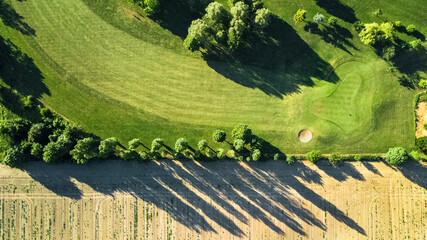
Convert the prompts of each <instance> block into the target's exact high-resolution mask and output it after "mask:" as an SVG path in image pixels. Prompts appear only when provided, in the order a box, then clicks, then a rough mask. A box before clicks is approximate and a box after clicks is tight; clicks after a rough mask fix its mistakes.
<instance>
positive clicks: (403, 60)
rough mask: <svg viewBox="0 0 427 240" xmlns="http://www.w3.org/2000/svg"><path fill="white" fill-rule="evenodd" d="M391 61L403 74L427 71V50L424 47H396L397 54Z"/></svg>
mask: <svg viewBox="0 0 427 240" xmlns="http://www.w3.org/2000/svg"><path fill="white" fill-rule="evenodd" d="M390 61H391V62H392V63H393V66H395V67H396V68H397V69H398V70H399V71H400V72H401V73H403V74H408V75H410V74H415V73H416V72H418V71H423V72H426V71H427V51H426V49H425V48H424V47H421V48H420V49H419V50H410V49H406V48H399V47H396V55H395V57H394V58H392V59H391V60H390Z"/></svg>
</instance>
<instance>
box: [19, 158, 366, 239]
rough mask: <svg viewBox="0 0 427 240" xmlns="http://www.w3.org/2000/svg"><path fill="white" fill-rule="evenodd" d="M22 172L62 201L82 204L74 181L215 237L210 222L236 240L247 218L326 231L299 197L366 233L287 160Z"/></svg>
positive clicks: (108, 164) (309, 172) (31, 167)
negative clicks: (145, 205)
mask: <svg viewBox="0 0 427 240" xmlns="http://www.w3.org/2000/svg"><path fill="white" fill-rule="evenodd" d="M23 170H24V171H26V172H27V173H28V174H29V175H30V176H31V177H32V178H33V179H34V180H36V181H38V182H40V183H41V184H42V185H44V186H45V187H46V188H48V189H50V190H51V191H53V192H55V193H56V194H58V195H60V196H64V197H69V198H73V199H80V198H82V194H83V193H82V191H81V190H80V187H79V186H80V184H75V183H74V180H73V181H72V179H75V180H77V181H78V182H79V183H84V184H87V185H89V186H90V187H91V188H92V189H93V190H95V191H97V192H99V193H102V194H106V195H110V196H114V194H115V193H128V194H131V195H133V196H134V197H136V198H139V199H141V200H143V201H145V202H147V203H151V204H154V205H155V206H157V207H158V208H159V209H162V210H164V211H166V212H167V213H168V214H170V215H171V216H172V218H173V219H175V220H176V221H179V222H180V223H181V224H183V225H185V226H187V227H188V228H190V229H192V230H194V231H197V232H201V231H208V232H215V230H214V229H213V226H212V225H211V223H210V222H211V221H212V222H215V224H218V225H219V226H220V227H221V228H223V229H225V230H226V231H228V232H229V233H231V234H232V235H234V236H237V237H248V236H247V235H246V233H245V232H244V231H243V229H241V228H240V227H239V226H238V225H236V223H235V220H233V219H237V220H238V221H240V222H242V223H244V224H249V219H248V217H247V216H251V217H253V218H254V219H256V220H258V221H260V222H263V223H264V224H265V225H266V226H268V227H269V228H270V229H272V230H273V231H275V232H276V233H278V234H286V233H285V232H284V230H283V229H282V228H281V227H280V225H279V224H284V225H286V226H287V227H289V228H290V229H292V230H293V231H295V232H296V233H298V234H301V235H302V236H306V235H307V234H306V233H305V232H304V229H303V226H302V225H301V222H304V223H306V224H309V225H313V226H316V227H318V228H319V229H321V230H327V227H326V225H325V224H324V223H323V222H322V221H321V220H320V219H318V218H317V217H316V216H314V215H313V213H311V209H309V208H306V207H305V205H302V203H301V202H300V201H299V200H297V199H298V198H297V196H296V195H295V191H296V192H297V193H298V194H299V195H300V196H302V197H303V198H304V199H306V200H307V201H309V202H310V203H312V204H313V205H315V206H317V207H318V208H320V209H322V210H323V211H325V212H328V213H329V214H330V215H331V216H333V217H334V218H335V219H337V220H338V221H340V222H343V223H345V224H346V225H347V226H348V227H350V228H352V229H354V230H356V231H358V232H359V233H361V234H363V235H364V234H365V231H364V230H363V228H362V227H360V226H359V225H358V224H357V223H356V222H355V221H354V220H352V219H351V218H349V217H348V216H347V215H346V214H345V213H343V212H342V211H341V210H339V209H338V208H337V207H336V206H335V205H334V204H332V203H330V202H329V201H327V200H326V199H324V198H323V197H322V196H320V195H318V194H317V193H315V192H314V191H313V190H311V189H310V188H308V187H307V186H305V185H304V182H311V183H314V184H318V185H323V182H322V178H321V175H320V174H319V173H318V172H317V171H315V170H313V169H311V168H309V167H307V166H306V165H305V164H303V163H301V162H297V163H295V164H294V165H293V167H292V168H289V167H287V166H286V165H284V163H283V162H282V161H269V162H248V163H246V162H242V163H237V162H232V161H215V162H195V161H183V162H176V161H170V160H165V161H156V162H147V163H143V164H138V163H136V162H122V161H115V160H111V161H105V162H102V163H90V164H88V165H84V166H79V165H71V164H63V165H56V166H55V165H47V164H44V163H39V162H29V163H26V164H25V165H24V168H23ZM353 175H354V174H353ZM303 181H304V182H303ZM213 203H215V204H213ZM271 217H274V218H276V219H277V221H276V220H274V221H273V220H272V219H271Z"/></svg>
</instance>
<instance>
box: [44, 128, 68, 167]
mask: <svg viewBox="0 0 427 240" xmlns="http://www.w3.org/2000/svg"><path fill="white" fill-rule="evenodd" d="M71 148H72V142H71V140H70V139H69V138H68V137H67V136H66V135H64V134H62V135H61V136H59V137H58V140H56V142H49V143H48V144H47V145H46V146H45V147H44V148H43V161H45V162H47V163H56V162H59V161H60V160H65V159H64V158H65V157H66V156H67V155H68V154H69V152H70V150H71Z"/></svg>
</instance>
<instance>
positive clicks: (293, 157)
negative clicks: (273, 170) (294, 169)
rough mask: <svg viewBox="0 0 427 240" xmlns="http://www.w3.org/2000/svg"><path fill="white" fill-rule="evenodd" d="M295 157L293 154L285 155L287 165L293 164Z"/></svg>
mask: <svg viewBox="0 0 427 240" xmlns="http://www.w3.org/2000/svg"><path fill="white" fill-rule="evenodd" d="M296 159H297V158H296V157H295V156H294V155H288V156H286V162H287V163H288V164H289V165H292V164H294V163H295V160H296Z"/></svg>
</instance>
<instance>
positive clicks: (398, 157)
mask: <svg viewBox="0 0 427 240" xmlns="http://www.w3.org/2000/svg"><path fill="white" fill-rule="evenodd" d="M385 160H386V161H387V163H389V164H390V165H393V166H398V165H401V164H402V163H404V162H406V160H408V152H407V151H406V150H405V149H404V148H402V147H395V148H390V149H389V150H388V152H387V154H386V159H385Z"/></svg>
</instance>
